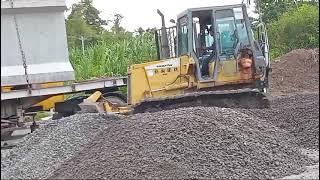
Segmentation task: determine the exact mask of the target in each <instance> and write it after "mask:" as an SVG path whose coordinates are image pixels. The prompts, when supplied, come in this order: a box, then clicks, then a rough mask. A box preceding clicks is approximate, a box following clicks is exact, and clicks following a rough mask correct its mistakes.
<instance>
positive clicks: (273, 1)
mask: <svg viewBox="0 0 320 180" xmlns="http://www.w3.org/2000/svg"><path fill="white" fill-rule="evenodd" d="M255 3H256V12H258V7H260V13H261V17H262V20H263V22H265V23H270V22H272V21H276V20H278V19H279V17H280V16H281V15H282V14H283V13H285V12H288V11H290V10H291V9H292V8H297V7H299V6H301V5H303V4H309V5H319V2H318V1H317V0H255Z"/></svg>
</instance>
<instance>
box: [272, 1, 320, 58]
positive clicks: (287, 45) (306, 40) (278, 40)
mask: <svg viewBox="0 0 320 180" xmlns="http://www.w3.org/2000/svg"><path fill="white" fill-rule="evenodd" d="M268 30H269V39H270V46H271V53H272V54H271V55H272V58H275V57H278V56H281V55H282V54H284V53H287V52H289V51H291V50H293V49H298V48H317V47H319V9H318V7H317V6H313V5H307V4H303V5H301V6H299V7H298V8H296V9H291V10H290V11H288V12H285V13H284V14H282V15H281V16H280V18H279V19H278V20H276V21H273V22H272V23H270V25H269V28H268Z"/></svg>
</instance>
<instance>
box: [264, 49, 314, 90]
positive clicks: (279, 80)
mask: <svg viewBox="0 0 320 180" xmlns="http://www.w3.org/2000/svg"><path fill="white" fill-rule="evenodd" d="M271 67H272V73H271V82H270V91H271V92H273V93H280V94H281V93H296V92H314V91H317V92H318V91H319V49H297V50H293V51H291V52H289V53H287V54H285V55H283V56H282V57H280V58H279V59H277V60H275V61H273V62H272V63H271Z"/></svg>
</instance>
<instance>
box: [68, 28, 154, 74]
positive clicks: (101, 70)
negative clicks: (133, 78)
mask: <svg viewBox="0 0 320 180" xmlns="http://www.w3.org/2000/svg"><path fill="white" fill-rule="evenodd" d="M155 58H156V48H155V44H154V40H153V35H152V34H149V33H145V34H144V35H142V36H136V37H131V36H130V37H129V36H128V37H126V38H121V39H117V38H114V39H108V40H100V41H98V42H97V43H96V44H94V45H91V46H88V47H86V48H85V53H84V55H83V54H82V49H81V47H76V48H71V49H70V60H71V63H72V65H73V68H74V70H75V75H76V80H87V79H92V78H98V77H112V76H124V75H126V73H127V67H128V66H129V65H131V64H136V63H142V62H146V61H151V60H154V59H155Z"/></svg>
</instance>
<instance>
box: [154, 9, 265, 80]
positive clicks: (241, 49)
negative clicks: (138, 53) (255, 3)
mask: <svg viewBox="0 0 320 180" xmlns="http://www.w3.org/2000/svg"><path fill="white" fill-rule="evenodd" d="M164 28H165V27H162V31H160V30H159V31H158V34H161V39H169V40H172V39H174V40H175V41H174V43H168V44H163V41H162V43H160V44H161V46H157V47H159V48H160V47H161V48H162V49H163V48H164V47H167V52H168V53H167V54H163V53H165V52H166V51H161V52H162V54H161V53H160V54H161V55H159V56H158V57H159V58H172V57H181V56H183V55H188V56H190V57H192V58H193V60H194V61H195V64H196V67H197V68H196V74H195V75H196V77H197V79H198V81H199V82H207V81H214V82H217V81H224V82H225V81H228V79H229V80H230V81H232V78H226V77H228V76H229V77H231V76H234V75H235V74H236V73H237V72H238V71H239V61H240V59H241V58H242V57H244V56H245V57H250V58H251V59H252V60H253V63H252V66H254V67H253V68H251V70H252V73H251V74H252V75H253V74H254V75H260V77H262V76H264V77H266V76H267V75H266V74H267V71H268V64H269V63H268V62H269V57H268V56H267V53H268V50H266V49H265V47H266V46H262V45H261V43H258V42H257V41H255V39H254V33H253V31H252V29H251V23H250V20H249V17H248V14H247V11H246V6H245V5H244V4H239V5H230V6H215V7H204V8H191V9H187V10H186V11H184V12H182V13H180V14H179V15H178V17H177V21H176V27H174V28H176V34H175V33H168V34H164V33H165V32H170V29H172V28H173V27H171V28H167V29H166V30H167V31H164ZM260 29H261V28H260ZM260 34H261V33H260ZM172 35H174V37H172ZM164 36H167V38H164ZM161 39H160V41H161ZM266 40H267V39H266V36H265V38H264V42H265V41H266ZM169 42H170V41H169ZM262 44H265V43H262ZM158 52H159V51H158ZM158 54H159V53H158ZM221 69H223V70H224V72H223V73H220V71H221Z"/></svg>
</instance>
